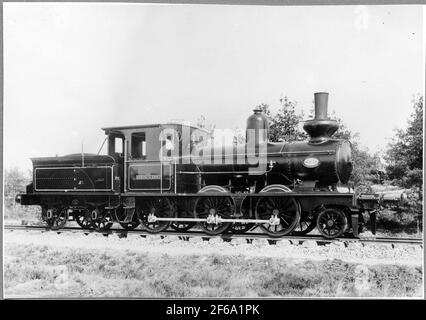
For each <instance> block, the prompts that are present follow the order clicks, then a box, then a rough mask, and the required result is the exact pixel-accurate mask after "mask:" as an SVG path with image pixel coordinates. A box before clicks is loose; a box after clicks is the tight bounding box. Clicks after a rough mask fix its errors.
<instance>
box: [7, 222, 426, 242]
mask: <svg viewBox="0 0 426 320" xmlns="http://www.w3.org/2000/svg"><path fill="white" fill-rule="evenodd" d="M4 230H11V231H13V230H24V231H41V232H53V233H57V234H61V233H63V232H74V233H83V234H85V235H88V234H92V233H94V234H102V235H104V236H108V235H110V234H118V235H119V236H122V237H127V235H128V234H135V235H139V236H142V237H146V236H160V237H162V238H164V237H165V236H177V237H179V238H180V239H181V240H188V239H189V238H193V237H198V238H202V239H203V240H209V239H213V238H220V239H222V240H224V241H231V240H232V239H246V240H247V242H248V243H250V242H252V241H253V240H255V239H264V240H267V241H268V242H269V244H276V243H277V242H278V241H282V240H287V241H289V242H290V244H302V243H303V242H305V241H315V242H317V244H320V245H321V244H330V243H333V242H334V243H336V242H340V243H343V244H344V245H345V246H347V245H348V243H356V242H358V243H361V244H362V245H364V244H366V243H376V244H390V245H392V247H393V246H394V245H395V244H412V245H421V246H423V239H421V238H404V237H401V238H397V237H368V238H350V237H339V238H334V239H326V238H324V237H323V236H321V235H306V236H294V235H288V236H282V237H279V238H274V237H271V236H269V235H266V234H262V233H254V232H245V233H222V234H219V235H208V234H206V233H204V232H202V231H186V232H179V231H173V230H166V231H163V232H159V233H149V232H147V231H145V230H141V229H136V230H125V229H115V228H114V229H109V230H103V231H97V230H95V229H82V228H81V227H65V228H62V229H59V230H52V229H50V228H49V227H47V226H28V225H25V226H22V225H4Z"/></svg>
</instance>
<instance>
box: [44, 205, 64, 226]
mask: <svg viewBox="0 0 426 320" xmlns="http://www.w3.org/2000/svg"><path fill="white" fill-rule="evenodd" d="M42 218H43V220H44V221H45V222H46V223H47V225H48V226H49V228H50V229H52V230H59V229H61V228H63V227H64V226H65V224H66V223H67V221H68V209H67V208H65V207H51V208H43V209H42Z"/></svg>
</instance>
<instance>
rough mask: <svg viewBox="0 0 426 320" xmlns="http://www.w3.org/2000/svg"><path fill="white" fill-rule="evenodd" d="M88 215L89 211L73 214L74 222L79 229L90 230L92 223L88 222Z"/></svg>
mask: <svg viewBox="0 0 426 320" xmlns="http://www.w3.org/2000/svg"><path fill="white" fill-rule="evenodd" d="M89 214H90V213H89V211H80V212H78V213H75V214H74V220H75V222H77V224H78V225H79V226H80V227H81V228H83V229H90V228H92V223H91V222H90V219H89V216H88V215H89Z"/></svg>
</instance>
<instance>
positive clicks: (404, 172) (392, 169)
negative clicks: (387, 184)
mask: <svg viewBox="0 0 426 320" xmlns="http://www.w3.org/2000/svg"><path fill="white" fill-rule="evenodd" d="M413 107H414V112H413V113H412V114H411V116H410V119H409V120H408V127H407V129H406V130H403V129H397V130H396V134H395V137H394V139H393V140H392V142H391V143H390V144H389V147H388V150H387V152H386V156H385V159H386V160H387V162H388V165H387V167H386V172H387V174H388V176H389V178H390V179H391V180H393V181H394V183H395V184H397V185H400V186H402V187H405V188H415V189H416V190H417V191H418V192H419V194H421V191H422V184H423V97H422V96H420V97H418V98H416V99H413Z"/></svg>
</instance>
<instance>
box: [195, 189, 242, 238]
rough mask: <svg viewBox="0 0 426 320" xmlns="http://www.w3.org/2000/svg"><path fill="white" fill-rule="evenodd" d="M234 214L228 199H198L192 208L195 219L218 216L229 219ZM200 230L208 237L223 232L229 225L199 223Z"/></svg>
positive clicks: (231, 203)
mask: <svg viewBox="0 0 426 320" xmlns="http://www.w3.org/2000/svg"><path fill="white" fill-rule="evenodd" d="M233 212H234V204H233V202H232V199H231V198H230V197H215V196H212V197H199V198H197V200H196V202H195V206H194V215H195V217H196V218H201V219H206V218H207V217H209V216H211V217H214V216H219V217H221V218H223V219H229V218H230V217H231V215H232V214H233ZM199 225H200V228H201V229H202V230H203V231H204V232H205V233H207V234H209V235H216V234H220V233H222V232H225V231H226V230H227V229H228V228H229V227H230V226H231V223H223V222H221V223H207V222H201V223H200V224H199Z"/></svg>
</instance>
